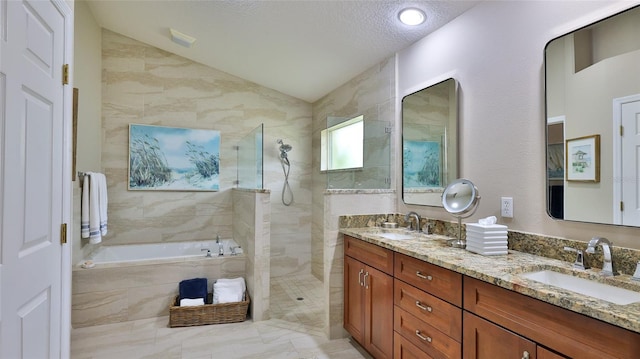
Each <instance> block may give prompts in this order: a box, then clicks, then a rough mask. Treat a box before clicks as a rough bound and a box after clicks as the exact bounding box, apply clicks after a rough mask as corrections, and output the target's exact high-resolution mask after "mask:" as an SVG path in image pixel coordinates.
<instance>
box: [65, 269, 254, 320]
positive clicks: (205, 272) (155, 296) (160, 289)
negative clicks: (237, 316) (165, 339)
mask: <svg viewBox="0 0 640 359" xmlns="http://www.w3.org/2000/svg"><path fill="white" fill-rule="evenodd" d="M245 262H246V257H245V256H236V257H225V258H215V257H214V258H206V257H204V256H203V257H202V258H197V259H188V260H180V261H168V262H166V263H157V262H153V264H146V265H122V266H116V267H111V266H109V265H104V266H96V267H95V268H91V269H82V268H79V267H76V268H74V270H73V276H72V278H73V279H72V299H71V301H72V306H71V325H72V326H73V327H74V328H80V327H87V326H93V325H100V324H108V323H117V322H125V321H130V320H137V319H145V318H154V317H160V316H166V315H169V306H170V305H171V304H172V302H173V300H174V299H175V296H176V295H177V294H178V283H180V281H181V280H183V279H186V278H197V277H204V278H207V279H208V280H209V291H211V289H212V288H211V287H212V285H213V281H214V280H215V279H218V278H235V277H238V276H244V273H245Z"/></svg>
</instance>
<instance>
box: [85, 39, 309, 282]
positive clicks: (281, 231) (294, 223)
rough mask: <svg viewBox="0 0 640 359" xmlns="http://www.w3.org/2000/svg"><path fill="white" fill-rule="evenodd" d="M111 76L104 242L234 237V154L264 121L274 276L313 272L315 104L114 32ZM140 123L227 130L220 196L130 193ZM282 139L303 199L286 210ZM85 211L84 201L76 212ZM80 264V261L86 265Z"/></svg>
mask: <svg viewBox="0 0 640 359" xmlns="http://www.w3.org/2000/svg"><path fill="white" fill-rule="evenodd" d="M102 69H103V71H102V161H101V162H102V169H103V171H104V172H105V174H106V175H107V185H108V191H109V234H108V235H107V236H106V237H105V238H104V241H103V243H105V244H129V243H145V242H165V241H187V240H189V241H191V240H200V239H211V238H214V237H215V236H216V234H220V235H221V236H222V237H230V236H231V235H232V221H233V218H232V214H231V213H232V212H231V211H232V196H231V192H230V189H231V188H232V187H233V181H234V180H235V178H236V172H237V171H236V150H235V149H234V147H233V146H234V145H236V144H237V143H238V141H239V140H240V139H241V138H242V137H244V136H245V135H246V134H248V133H249V132H250V131H251V130H252V129H254V128H255V127H256V126H258V125H260V124H261V123H264V128H265V130H264V152H265V154H264V186H265V188H267V189H270V190H271V195H272V200H271V206H272V209H271V214H272V216H271V220H272V224H273V225H272V232H271V235H272V243H271V249H272V250H271V256H272V258H271V262H272V263H273V265H274V268H273V269H272V270H271V272H272V273H273V275H287V274H291V273H300V272H304V271H306V272H307V273H308V272H309V271H310V266H311V265H310V262H311V245H310V242H311V234H310V227H311V193H310V190H311V172H310V168H311V105H310V104H309V103H306V102H304V101H302V100H299V99H295V98H292V97H290V96H287V95H284V94H281V93H279V92H276V91H274V90H271V89H267V88H264V87H261V86H259V85H256V84H254V83H251V82H248V81H246V80H243V79H240V78H237V77H234V76H231V75H229V74H226V73H224V72H221V71H218V70H216V69H213V68H210V67H207V66H204V65H201V64H199V63H196V62H193V61H190V60H187V59H184V58H182V57H180V56H176V55H173V54H170V53H167V52H165V51H162V50H160V49H157V48H155V47H153V46H150V45H147V44H144V43H141V42H138V41H135V40H133V39H130V38H127V37H125V36H122V35H119V34H117V33H114V32H111V31H108V30H104V29H103V30H102ZM90 120H91V119H83V121H90ZM131 123H135V124H152V125H161V126H173V127H189V128H204V129H214V130H218V131H220V132H221V146H220V157H221V160H220V163H221V175H220V191H219V192H166V191H129V190H128V189H127V167H128V126H129V124H131ZM80 135H82V134H80ZM278 138H282V139H283V140H284V141H285V142H286V143H289V144H291V145H292V146H293V150H292V151H291V152H289V158H290V160H291V162H292V165H291V174H290V177H289V181H290V185H291V188H292V189H293V191H294V195H295V201H294V203H293V205H291V206H290V207H287V206H284V205H282V204H281V202H280V194H281V190H282V185H283V179H284V175H283V172H282V167H281V165H280V162H279V157H278V152H277V146H278V145H277V143H276V139H278ZM79 151H82V149H79ZM77 192H79V191H77ZM79 205H80V203H79V193H76V196H75V199H74V206H75V208H77V207H78V206H79ZM76 212H77V213H76V216H77V217H78V221H77V223H79V211H76ZM79 260H81V258H74V262H76V263H77V262H78V261H79Z"/></svg>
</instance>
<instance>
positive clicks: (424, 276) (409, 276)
mask: <svg viewBox="0 0 640 359" xmlns="http://www.w3.org/2000/svg"><path fill="white" fill-rule="evenodd" d="M394 277H395V283H394V305H395V309H394V330H395V334H394V336H395V338H399V339H401V340H398V339H396V340H395V343H394V346H395V350H394V352H395V353H396V356H398V355H400V357H402V358H405V357H406V358H412V357H417V358H434V359H448V358H460V356H461V354H462V346H461V341H462V309H460V307H459V306H460V305H461V304H462V275H460V274H459V273H455V272H452V271H450V270H448V269H444V268H442V267H438V266H435V265H433V264H429V263H427V262H424V261H421V260H419V259H416V258H412V257H409V256H406V255H404V254H400V253H396V254H395V259H394Z"/></svg>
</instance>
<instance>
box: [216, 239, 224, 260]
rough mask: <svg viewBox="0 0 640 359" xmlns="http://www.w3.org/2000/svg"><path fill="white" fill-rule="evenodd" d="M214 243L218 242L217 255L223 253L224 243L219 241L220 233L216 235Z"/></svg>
mask: <svg viewBox="0 0 640 359" xmlns="http://www.w3.org/2000/svg"><path fill="white" fill-rule="evenodd" d="M216 243H217V244H218V256H223V255H224V245H223V244H222V242H220V235H219V234H218V235H216Z"/></svg>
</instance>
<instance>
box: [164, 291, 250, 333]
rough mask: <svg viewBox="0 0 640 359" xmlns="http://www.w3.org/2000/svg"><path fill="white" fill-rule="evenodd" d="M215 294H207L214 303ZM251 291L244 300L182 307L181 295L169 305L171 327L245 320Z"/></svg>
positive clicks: (209, 300)
mask: <svg viewBox="0 0 640 359" xmlns="http://www.w3.org/2000/svg"><path fill="white" fill-rule="evenodd" d="M212 299H213V295H212V294H211V293H209V294H208V296H207V303H212ZM250 302H251V298H249V293H248V292H246V291H245V292H244V301H242V302H235V303H221V304H205V305H200V306H194V307H181V306H180V296H176V300H175V302H174V304H173V305H172V306H170V307H169V327H171V328H174V327H191V326H195V325H207V324H223V323H236V322H244V321H245V320H246V319H247V311H248V310H249V303H250Z"/></svg>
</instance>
